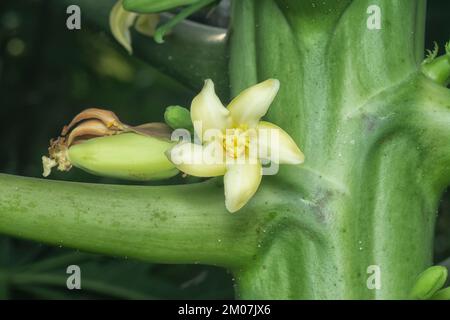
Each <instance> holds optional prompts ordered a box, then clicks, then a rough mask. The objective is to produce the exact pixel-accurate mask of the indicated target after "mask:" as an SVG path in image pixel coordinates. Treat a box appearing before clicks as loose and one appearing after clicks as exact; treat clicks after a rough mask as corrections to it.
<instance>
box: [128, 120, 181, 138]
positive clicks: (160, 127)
mask: <svg viewBox="0 0 450 320" xmlns="http://www.w3.org/2000/svg"><path fill="white" fill-rule="evenodd" d="M125 131H131V132H135V133H138V134H142V135H146V136H153V137H157V138H164V139H170V136H171V134H172V131H173V130H172V129H171V128H170V127H169V126H168V125H167V124H165V123H162V122H152V123H144V124H141V125H139V126H135V127H133V126H129V127H126V128H125Z"/></svg>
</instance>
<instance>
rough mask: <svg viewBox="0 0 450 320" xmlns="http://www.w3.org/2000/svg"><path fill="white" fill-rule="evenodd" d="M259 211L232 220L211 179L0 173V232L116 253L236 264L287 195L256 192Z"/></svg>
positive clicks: (243, 259) (151, 258)
mask: <svg viewBox="0 0 450 320" xmlns="http://www.w3.org/2000/svg"><path fill="white" fill-rule="evenodd" d="M260 196H261V199H260V201H257V202H252V203H254V204H256V203H260V202H262V201H264V205H263V207H264V208H265V210H260V209H261V208H262V207H261V206H260V205H258V207H253V205H252V204H250V205H249V208H248V214H241V215H231V214H229V213H228V212H227V211H226V209H225V206H224V201H223V189H222V187H221V186H220V185H218V184H217V182H216V181H210V182H207V183H202V184H197V185H185V186H168V187H139V186H136V187H132V186H113V185H90V184H81V183H67V182H57V181H44V180H41V179H31V178H22V177H15V176H9V175H0V232H1V233H5V234H9V235H14V236H18V237H23V238H28V239H33V240H36V241H42V242H46V243H51V244H54V245H61V246H68V247H74V248H78V249H82V250H86V251H92V252H100V253H103V254H110V255H114V256H127V257H134V258H138V259H141V260H147V261H153V262H164V263H207V264H213V265H220V266H227V267H233V268H235V267H238V266H240V265H242V264H245V263H246V262H247V261H249V260H251V259H252V257H253V256H254V255H255V253H256V250H257V248H258V247H257V243H258V241H259V238H260V237H259V234H260V233H261V230H262V229H265V228H269V227H270V224H271V223H272V222H271V220H272V219H273V218H275V216H274V215H273V214H271V213H270V212H271V208H273V207H279V206H280V205H281V206H284V205H283V203H287V202H288V201H289V200H288V197H286V196H285V195H283V194H282V192H281V191H277V190H275V189H273V188H270V187H267V188H266V191H265V192H261V194H260Z"/></svg>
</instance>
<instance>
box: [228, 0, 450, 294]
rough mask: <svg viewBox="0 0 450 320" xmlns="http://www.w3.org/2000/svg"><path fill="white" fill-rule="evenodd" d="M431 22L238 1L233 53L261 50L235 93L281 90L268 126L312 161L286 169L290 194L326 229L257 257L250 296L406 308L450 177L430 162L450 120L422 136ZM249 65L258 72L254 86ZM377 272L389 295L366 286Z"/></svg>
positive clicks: (247, 60) (278, 241) (315, 5)
mask: <svg viewBox="0 0 450 320" xmlns="http://www.w3.org/2000/svg"><path fill="white" fill-rule="evenodd" d="M370 5H378V6H379V7H380V9H381V13H382V15H381V19H382V24H381V25H382V27H381V30H371V29H369V28H367V27H366V20H367V19H368V17H369V15H368V14H367V8H368V7H369V6H370ZM424 15H425V1H421V0H418V1H401V0H398V1H387V0H379V1H339V2H335V1H323V2H316V1H312V0H301V1H290V0H279V1H276V0H262V1H235V2H234V11H233V26H232V30H234V32H233V33H232V34H231V48H232V50H233V48H234V47H239V46H240V44H241V43H242V42H243V41H248V42H249V43H248V48H255V49H253V50H250V49H249V50H241V51H238V50H235V51H234V53H233V56H232V59H231V64H230V73H231V75H230V79H231V84H232V88H233V92H238V91H239V90H241V89H242V87H243V86H244V85H249V84H252V83H254V82H257V81H261V80H263V79H266V78H269V77H275V78H278V79H280V80H281V84H282V87H281V91H280V95H279V96H278V97H277V100H276V101H275V105H274V106H272V107H271V110H270V112H269V114H268V117H267V118H268V119H269V120H270V121H273V122H275V123H276V124H278V125H280V126H281V127H283V128H285V129H286V130H287V131H288V132H289V133H290V134H291V135H293V136H294V137H295V139H296V141H297V142H298V143H299V145H300V146H301V147H302V149H303V150H304V151H305V155H306V162H305V165H304V166H303V167H302V168H289V169H285V170H283V171H282V172H281V177H282V182H281V183H284V184H291V186H292V188H293V189H294V190H297V192H298V196H299V197H302V198H304V199H305V201H308V202H309V203H310V206H311V208H310V213H309V214H311V215H314V216H316V217H317V219H319V221H320V227H318V228H316V231H315V232H314V231H312V230H311V229H310V228H308V225H306V227H304V228H295V227H293V226H292V227H290V228H280V231H279V234H278V236H277V237H276V238H274V239H273V242H272V244H271V245H270V246H268V247H267V249H266V250H265V251H264V253H262V254H261V255H260V259H259V260H258V261H257V262H256V263H254V264H252V265H251V266H248V267H247V268H245V269H243V270H241V271H238V272H236V273H237V279H238V284H239V288H240V289H239V293H240V296H241V297H243V298H306V299H324V298H331V299H342V298H357V299H358V298H363V299H366V298H379V299H387V298H405V297H407V294H408V291H409V290H410V289H411V287H412V284H413V281H414V279H415V277H416V276H417V275H418V274H419V273H420V272H421V271H423V270H424V268H425V267H427V266H429V265H430V264H431V262H432V241H433V231H434V223H435V217H436V210H437V202H438V199H439V196H440V193H441V192H442V187H443V185H444V183H443V181H445V182H446V183H448V178H449V176H450V175H449V174H448V173H447V175H446V176H445V178H442V174H443V173H444V171H443V169H442V168H443V167H444V166H445V165H446V164H447V163H448V162H446V163H445V164H443V163H442V161H439V160H437V161H433V163H434V165H428V163H426V162H425V160H426V159H431V158H432V157H433V155H436V154H439V153H440V152H441V151H436V148H439V150H444V148H446V149H447V150H448V147H449V144H448V143H447V144H445V143H444V144H445V145H440V146H439V147H437V146H436V144H437V139H438V138H439V137H441V136H443V135H445V134H446V133H447V132H448V129H446V130H445V131H444V132H443V131H442V130H439V129H436V128H437V127H439V126H440V127H444V126H445V125H446V126H447V128H448V127H449V124H450V122H449V121H447V119H448V114H447V113H446V114H447V115H446V117H445V118H444V119H442V120H441V122H440V125H436V124H431V123H430V122H427V123H428V124H429V126H427V129H426V130H425V129H424V128H423V126H422V130H421V131H419V129H418V126H417V121H416V120H415V119H418V114H419V113H418V111H417V110H418V106H420V105H423V104H426V101H425V100H426V99H425V98H424V97H423V96H427V95H430V92H429V91H428V90H426V89H424V88H423V86H422V83H423V81H424V79H423V78H422V76H421V75H420V73H419V72H418V70H419V67H418V66H419V57H418V55H419V54H418V52H419V51H420V50H421V48H422V47H423V27H424V26H423V24H424V23H423V22H424ZM255 26H256V27H255ZM236 29H240V30H245V31H243V32H241V33H238V32H236ZM273 30H277V32H273ZM232 52H233V51H232ZM240 65H250V66H251V67H249V70H250V72H249V73H248V77H247V78H245V79H244V80H243V76H242V72H241V71H240V69H239V68H240ZM255 75H256V79H255ZM419 89H420V90H419ZM443 90H444V89H443ZM443 95H444V96H445V94H444V93H442V94H441V95H440V97H441V99H445V97H444V96H443ZM435 99H437V98H435ZM447 101H448V102H450V100H447ZM428 104H429V103H428ZM442 112H443V111H442ZM438 132H439V133H438ZM447 140H448V139H447ZM426 143H428V145H426ZM430 145H432V146H433V148H432V147H431V146H430ZM442 152H443V151H442ZM440 160H442V159H440ZM437 163H438V164H437ZM430 167H431V168H433V169H430ZM439 168H440V169H439ZM438 181H440V183H438ZM304 215H305V213H304V212H303V211H299V216H304ZM299 219H301V218H300V217H299ZM373 265H375V266H378V267H379V270H380V271H381V288H380V289H378V290H377V289H369V287H368V286H367V280H368V277H369V276H370V274H368V273H367V270H368V267H369V266H373ZM369 270H370V269H369Z"/></svg>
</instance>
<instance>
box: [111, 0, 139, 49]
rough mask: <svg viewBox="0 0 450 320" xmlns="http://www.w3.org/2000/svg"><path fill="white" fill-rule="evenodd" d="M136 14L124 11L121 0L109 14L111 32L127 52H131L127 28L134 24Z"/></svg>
mask: <svg viewBox="0 0 450 320" xmlns="http://www.w3.org/2000/svg"><path fill="white" fill-rule="evenodd" d="M137 16H138V15H137V14H136V13H134V12H129V11H126V10H125V9H124V8H123V7H122V1H117V3H116V4H115V5H114V7H113V8H112V10H111V13H110V15H109V26H110V28H111V33H112V34H113V36H114V38H116V40H117V41H118V42H119V43H120V44H121V45H122V46H123V47H124V48H125V49H126V50H127V51H128V53H129V54H132V53H133V49H132V47H131V35H130V30H129V29H130V27H131V26H132V25H133V24H134V21H135V20H136V18H137Z"/></svg>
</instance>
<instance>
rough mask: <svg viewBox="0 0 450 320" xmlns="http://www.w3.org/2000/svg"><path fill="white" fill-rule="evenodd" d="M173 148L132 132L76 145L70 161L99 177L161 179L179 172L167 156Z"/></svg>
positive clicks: (72, 149)
mask: <svg viewBox="0 0 450 320" xmlns="http://www.w3.org/2000/svg"><path fill="white" fill-rule="evenodd" d="M172 145H173V142H171V141H169V140H166V139H159V138H155V137H151V136H144V135H140V134H136V133H131V132H130V133H123V134H118V135H113V136H107V137H101V138H94V139H89V140H87V141H84V142H82V143H80V144H76V145H73V146H71V147H70V148H69V150H68V158H69V161H70V162H71V164H72V165H73V166H75V167H78V168H80V169H83V170H85V171H87V172H89V173H92V174H95V175H99V176H104V177H112V178H120V179H126V180H135V181H148V180H160V179H167V178H170V177H172V176H175V175H176V174H177V173H178V170H177V169H176V168H175V166H174V165H173V164H172V163H171V162H170V161H169V160H168V159H167V157H166V155H165V151H166V150H168V149H169V148H170V147H171V146H172Z"/></svg>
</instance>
